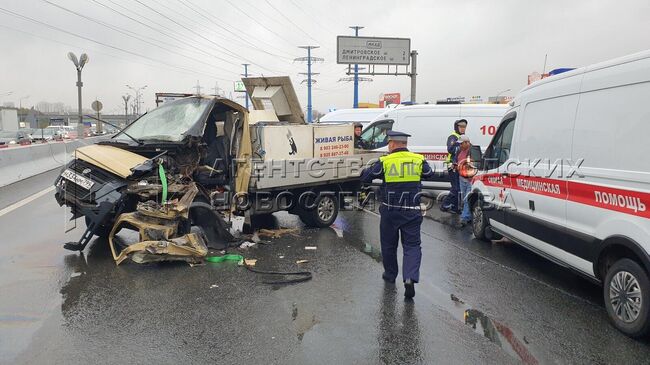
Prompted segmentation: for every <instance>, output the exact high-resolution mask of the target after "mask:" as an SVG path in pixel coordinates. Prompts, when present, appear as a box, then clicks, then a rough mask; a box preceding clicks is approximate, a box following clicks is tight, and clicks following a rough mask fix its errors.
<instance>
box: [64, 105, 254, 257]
mask: <svg viewBox="0 0 650 365" xmlns="http://www.w3.org/2000/svg"><path fill="white" fill-rule="evenodd" d="M247 115H248V114H247V113H246V110H245V109H244V108H243V107H242V106H240V105H239V104H237V103H235V102H232V101H230V100H227V99H221V98H205V97H189V98H184V99H181V100H177V101H174V102H170V103H166V104H164V105H162V106H161V107H159V108H156V109H154V110H153V111H151V112H149V113H147V114H145V115H143V116H142V117H140V118H139V119H137V120H136V121H135V122H133V123H132V124H130V125H129V126H128V127H126V128H125V129H124V130H123V131H122V132H120V133H118V134H117V135H116V136H114V137H113V138H111V139H110V140H108V141H103V142H99V143H98V144H95V145H90V146H85V147H81V148H79V149H77V150H76V151H75V153H74V159H73V160H72V161H71V162H70V163H69V164H68V165H67V166H66V167H65V168H64V170H63V171H62V173H61V175H60V176H59V177H58V178H57V179H56V181H55V186H56V194H55V197H56V199H57V201H58V202H59V204H60V205H67V206H69V207H70V208H71V210H72V214H73V216H72V218H73V219H74V218H79V217H81V216H83V217H85V220H86V225H87V228H88V229H87V231H86V233H85V234H84V236H83V237H82V239H81V240H80V241H79V242H78V243H77V244H67V245H66V247H67V248H69V249H77V250H83V248H84V247H85V245H86V244H87V243H88V241H89V239H90V238H91V237H92V235H93V234H94V235H98V236H104V237H107V236H108V235H109V233H110V231H111V229H112V228H113V224H114V223H115V221H116V219H117V217H118V216H119V215H120V214H122V213H128V212H133V211H135V210H136V208H137V205H138V203H144V202H147V201H154V202H158V203H159V204H169V203H171V202H174V201H175V200H178V199H181V198H182V195H183V194H184V191H185V190H186V186H187V185H188V184H190V183H196V186H197V187H198V190H199V191H198V193H197V194H196V197H195V199H194V201H195V202H202V203H205V204H209V203H210V201H211V200H212V199H211V198H212V197H213V196H214V195H215V194H223V193H225V192H230V191H246V190H247V186H246V183H247V182H248V179H246V178H242V179H235V176H237V175H238V173H239V172H240V171H239V168H240V166H238V164H237V163H236V161H247V160H249V159H250V148H248V149H247V148H245V147H243V148H242V144H241V140H242V136H245V135H248V123H247V119H246V118H247ZM242 175H245V172H243V173H242ZM225 208H228V207H225ZM214 216H215V218H216V216H217V215H216V214H215V215H214ZM217 219H218V218H217ZM186 224H187V223H186ZM217 233H218V232H217Z"/></svg>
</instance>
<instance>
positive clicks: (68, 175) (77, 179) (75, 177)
mask: <svg viewBox="0 0 650 365" xmlns="http://www.w3.org/2000/svg"><path fill="white" fill-rule="evenodd" d="M61 176H63V178H65V179H66V180H69V181H72V182H73V183H75V184H77V185H79V186H81V187H82V188H84V189H86V190H90V188H92V187H93V185H95V182H94V181H92V180H90V179H88V178H85V177H83V176H81V175H79V174H77V173H76V172H74V171H72V170H65V171H63V173H62V174H61Z"/></svg>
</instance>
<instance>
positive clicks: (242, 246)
mask: <svg viewBox="0 0 650 365" xmlns="http://www.w3.org/2000/svg"><path fill="white" fill-rule="evenodd" d="M256 244H257V243H255V242H251V241H246V242H244V243H242V244H241V245H240V246H239V248H244V249H245V248H249V247H253V246H255V245H256Z"/></svg>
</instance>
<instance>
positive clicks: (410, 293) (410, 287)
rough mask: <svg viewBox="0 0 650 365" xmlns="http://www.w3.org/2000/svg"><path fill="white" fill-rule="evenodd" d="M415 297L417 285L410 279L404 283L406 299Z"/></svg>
mask: <svg viewBox="0 0 650 365" xmlns="http://www.w3.org/2000/svg"><path fill="white" fill-rule="evenodd" d="M414 296H415V283H414V282H413V281H412V280H411V279H408V280H406V281H405V282H404V297H406V298H409V299H410V298H413V297H414Z"/></svg>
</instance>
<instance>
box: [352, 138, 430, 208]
mask: <svg viewBox="0 0 650 365" xmlns="http://www.w3.org/2000/svg"><path fill="white" fill-rule="evenodd" d="M400 151H408V149H406V148H398V149H396V150H394V151H393V152H400ZM433 177H434V174H433V170H431V166H429V164H428V163H427V161H426V160H424V162H423V163H422V175H421V178H422V180H433ZM375 179H381V180H382V184H381V187H380V196H381V202H382V203H385V204H388V205H390V206H394V207H418V206H420V194H419V193H420V192H421V191H422V184H421V183H420V182H400V183H391V184H387V183H386V181H385V180H384V165H383V164H382V162H381V161H377V162H375V163H373V164H372V165H370V166H369V167H367V168H365V169H364V170H363V172H362V173H361V182H363V183H366V184H368V183H371V182H372V180H375Z"/></svg>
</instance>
